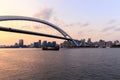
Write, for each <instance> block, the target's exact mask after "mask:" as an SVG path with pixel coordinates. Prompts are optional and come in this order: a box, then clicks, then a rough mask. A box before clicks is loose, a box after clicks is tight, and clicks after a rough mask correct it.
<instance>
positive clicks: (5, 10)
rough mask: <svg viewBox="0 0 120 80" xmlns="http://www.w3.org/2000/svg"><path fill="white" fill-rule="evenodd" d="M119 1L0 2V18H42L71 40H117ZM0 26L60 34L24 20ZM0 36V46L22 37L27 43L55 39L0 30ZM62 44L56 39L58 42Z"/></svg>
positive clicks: (16, 0) (118, 32)
mask: <svg viewBox="0 0 120 80" xmlns="http://www.w3.org/2000/svg"><path fill="white" fill-rule="evenodd" d="M28 2H29V3H28ZM119 2H120V1H119V0H114V1H112V0H106V1H104V0H101V1H95V0H92V1H89V0H84V1H82V0H79V1H78V0H71V1H68V0H57V1H56V0H49V1H48V0H36V1H33V0H20V1H18V0H11V1H10V2H9V1H8V0H1V1H0V5H1V7H0V15H19V16H30V17H36V18H40V19H44V20H46V21H49V22H51V23H53V24H55V25H58V26H59V27H60V28H62V29H63V30H65V31H66V32H67V33H68V34H69V35H71V36H72V37H73V38H74V39H79V40H80V39H87V38H89V37H91V38H92V39H93V41H97V40H99V39H104V40H107V41H109V40H112V41H114V40H120V38H119V34H120V27H119V26H120V24H119V23H120V17H119V13H120V11H119V9H120V5H119ZM0 26H5V27H14V28H17V29H25V30H31V31H37V30H38V31H37V32H43V33H49V34H55V35H60V34H59V33H58V32H57V31H56V30H54V29H51V28H49V27H47V26H45V25H42V24H38V23H33V22H28V21H24V22H23V21H8V22H0ZM0 36H1V37H0V40H1V41H0V44H12V43H13V42H15V41H16V40H18V39H19V38H24V39H25V40H26V41H27V42H26V43H27V44H28V43H30V42H33V41H36V40H38V39H42V40H46V39H49V40H50V41H53V40H57V39H52V38H45V37H37V36H31V35H24V34H14V33H7V32H1V31H0ZM60 36H61V35H60ZM31 37H32V39H31ZM62 41H63V40H57V42H59V43H60V42H62Z"/></svg>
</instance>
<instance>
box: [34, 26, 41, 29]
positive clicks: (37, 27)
mask: <svg viewBox="0 0 120 80" xmlns="http://www.w3.org/2000/svg"><path fill="white" fill-rule="evenodd" d="M33 28H34V29H40V28H41V27H40V26H38V25H36V26H33Z"/></svg>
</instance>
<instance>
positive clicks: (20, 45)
mask: <svg viewBox="0 0 120 80" xmlns="http://www.w3.org/2000/svg"><path fill="white" fill-rule="evenodd" d="M23 46H24V40H23V39H20V40H19V47H23Z"/></svg>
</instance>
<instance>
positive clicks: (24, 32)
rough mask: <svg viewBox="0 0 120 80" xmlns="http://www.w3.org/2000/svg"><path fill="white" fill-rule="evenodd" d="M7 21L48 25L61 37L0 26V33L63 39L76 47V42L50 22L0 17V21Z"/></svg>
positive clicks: (20, 17) (21, 17) (26, 18)
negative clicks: (23, 21)
mask: <svg viewBox="0 0 120 80" xmlns="http://www.w3.org/2000/svg"><path fill="white" fill-rule="evenodd" d="M9 20H25V21H34V22H38V23H42V24H45V25H48V26H49V27H52V28H54V29H56V30H57V31H58V32H60V33H61V34H62V35H63V37H60V36H55V35H49V34H43V33H37V32H32V31H25V30H19V29H13V28H6V27H2V26H0V30H1V31H7V32H14V33H23V34H30V35H38V36H45V37H51V38H58V39H64V40H68V41H72V42H73V43H74V44H75V46H78V44H77V42H76V41H75V40H74V39H72V37H71V36H69V35H68V34H67V33H66V32H65V31H63V30H62V29H61V28H59V27H58V26H56V25H54V24H52V23H50V22H47V21H45V20H42V19H37V18H32V17H25V16H0V21H9Z"/></svg>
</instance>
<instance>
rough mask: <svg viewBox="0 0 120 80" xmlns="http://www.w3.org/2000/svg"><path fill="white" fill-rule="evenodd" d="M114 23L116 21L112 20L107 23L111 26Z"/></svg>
mask: <svg viewBox="0 0 120 80" xmlns="http://www.w3.org/2000/svg"><path fill="white" fill-rule="evenodd" d="M115 22H116V20H114V19H112V20H110V21H109V22H108V24H113V23H115Z"/></svg>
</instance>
